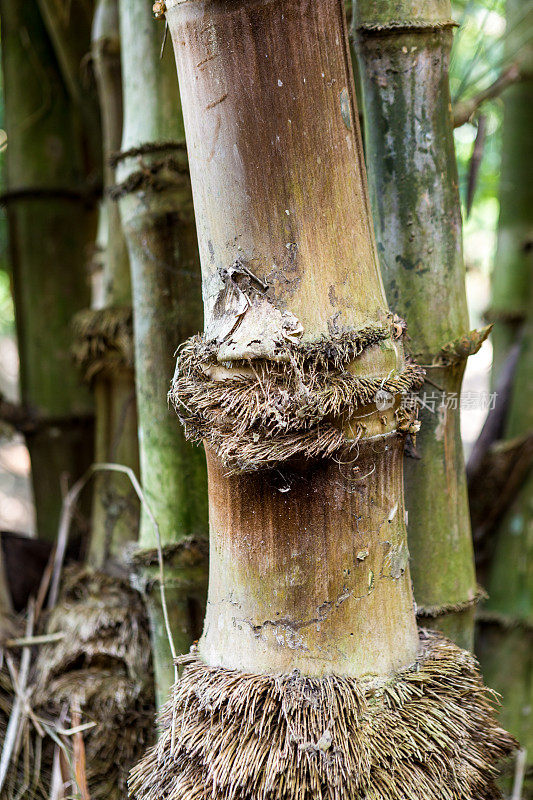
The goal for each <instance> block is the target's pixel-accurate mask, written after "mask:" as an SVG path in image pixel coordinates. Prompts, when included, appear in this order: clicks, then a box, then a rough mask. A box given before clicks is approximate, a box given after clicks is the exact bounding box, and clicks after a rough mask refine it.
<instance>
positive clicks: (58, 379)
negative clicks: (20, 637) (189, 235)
mask: <svg viewBox="0 0 533 800" xmlns="http://www.w3.org/2000/svg"><path fill="white" fill-rule="evenodd" d="M0 14H1V19H2V59H3V79H4V95H5V112H6V130H7V136H8V146H7V149H6V151H5V156H4V157H5V165H6V176H5V177H6V192H5V193H4V195H3V198H2V200H3V203H4V205H5V207H6V209H7V220H8V231H9V253H10V263H11V266H12V270H13V288H14V300H15V312H16V326H17V339H18V348H19V356H20V385H21V398H22V404H23V407H24V409H25V412H26V413H25V415H24V419H23V420H22V422H21V424H20V428H21V430H22V431H23V432H24V435H25V438H26V444H27V446H28V450H29V454H30V460H31V470H32V485H33V496H34V501H35V510H36V528H37V535H38V536H39V537H40V538H43V539H46V540H48V541H55V538H56V536H57V530H58V525H59V516H60V511H61V502H62V493H63V491H64V488H65V487H64V483H63V482H64V480H65V478H66V479H67V480H68V482H69V483H70V482H73V481H75V480H77V479H78V478H79V477H80V475H81V474H83V472H84V471H85V470H86V469H87V467H88V466H89V464H90V463H91V460H92V451H93V447H92V439H93V434H92V430H93V404H92V401H91V397H90V395H89V393H88V392H87V391H86V390H84V388H83V387H82V386H80V380H79V373H78V370H77V369H76V367H75V365H74V364H73V363H72V361H71V357H70V345H71V338H72V332H71V329H70V321H71V317H72V314H73V313H74V312H75V311H76V310H77V309H80V308H83V307H84V306H85V305H86V304H87V303H88V302H89V289H88V284H87V280H86V272H85V259H86V253H87V251H88V248H89V246H90V244H91V242H92V240H93V238H94V233H95V225H96V211H95V203H94V198H93V199H91V195H90V192H89V187H88V183H87V179H88V175H87V172H86V166H87V165H86V164H85V161H84V152H83V147H82V142H81V139H80V136H79V118H78V115H77V112H76V109H75V108H74V106H73V104H72V102H71V99H70V97H69V96H68V93H67V90H66V88H65V85H64V82H63V78H62V76H61V73H60V68H59V64H58V63H57V59H56V56H55V53H54V50H53V47H52V44H51V42H50V39H49V36H48V34H47V32H46V29H45V27H44V25H43V22H42V20H41V17H40V14H39V10H38V7H37V4H36V3H35V2H34V0H27V1H26V0H6V2H2V3H1V5H0ZM76 33H77V34H79V35H80V36H83V31H79V32H76ZM74 35H76V34H74ZM43 92H44V94H43ZM43 97H46V98H47V99H46V102H44V101H43Z"/></svg>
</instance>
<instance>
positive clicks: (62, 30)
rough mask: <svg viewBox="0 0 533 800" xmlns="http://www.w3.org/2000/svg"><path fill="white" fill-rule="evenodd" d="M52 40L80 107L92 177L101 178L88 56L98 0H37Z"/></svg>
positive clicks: (97, 119)
mask: <svg viewBox="0 0 533 800" xmlns="http://www.w3.org/2000/svg"><path fill="white" fill-rule="evenodd" d="M37 2H38V5H39V9H40V11H41V15H42V18H43V21H44V23H45V25H46V29H47V31H48V35H49V37H50V40H51V41H52V43H53V45H54V50H55V53H56V57H57V61H58V64H59V66H60V68H61V72H62V75H63V81H64V83H65V88H66V89H67V91H68V93H69V95H70V98H71V100H72V105H73V108H75V109H76V111H77V116H78V129H79V135H80V136H81V137H82V138H83V142H84V147H85V152H84V155H85V159H86V169H87V172H88V173H89V175H90V179H91V180H92V181H93V182H94V183H97V182H99V181H100V180H101V178H100V176H101V171H102V139H101V127H100V110H99V107H98V97H97V94H96V91H94V82H92V81H90V80H89V69H88V56H89V55H90V49H91V27H92V20H93V15H94V0H78V2H76V3H63V2H60V0H59V1H58V0H37Z"/></svg>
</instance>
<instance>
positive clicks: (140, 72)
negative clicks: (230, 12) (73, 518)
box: [115, 0, 207, 705]
mask: <svg viewBox="0 0 533 800" xmlns="http://www.w3.org/2000/svg"><path fill="white" fill-rule="evenodd" d="M120 11H121V15H120V25H121V37H122V74H123V81H124V112H125V121H124V132H123V139H122V153H121V154H120V155H118V156H117V157H116V159H115V160H116V161H117V162H118V163H117V180H118V182H119V183H118V185H117V187H116V191H115V194H116V196H117V197H119V198H120V199H119V202H120V210H121V214H122V222H123V225H124V232H125V235H126V240H127V243H128V250H129V256H130V263H131V268H132V283H133V305H134V321H135V324H134V340H135V374H136V389H137V406H138V414H139V443H140V461H141V477H142V483H143V489H144V492H145V494H146V497H147V500H148V502H149V505H150V507H151V509H152V511H153V513H154V514H155V517H156V519H157V521H158V526H159V530H160V534H161V543H162V547H163V555H164V561H165V584H166V594H167V605H168V608H169V611H170V615H171V616H170V625H171V628H172V633H173V638H174V640H175V646H176V648H177V652H178V653H184V652H187V650H188V649H189V647H190V645H191V644H192V641H193V640H194V639H197V638H198V637H199V635H200V633H201V629H200V623H201V620H202V617H203V614H204V611H205V594H206V589H207V559H206V552H207V480H206V472H205V458H204V455H203V453H202V452H201V450H200V449H196V448H192V447H191V445H190V444H187V443H186V442H185V438H184V436H183V433H182V431H181V429H180V428H179V426H178V425H177V424H176V419H175V416H174V414H173V413H172V412H171V411H170V410H169V407H168V403H167V400H166V394H167V391H168V386H169V382H170V378H171V376H172V372H173V366H174V365H173V361H174V358H173V355H174V352H175V350H176V347H177V346H178V344H179V343H180V342H181V341H183V339H184V338H186V337H187V336H191V335H192V334H193V333H194V332H195V331H196V330H197V329H198V327H199V326H200V325H201V321H202V302H201V289H200V269H199V260H198V246H197V241H196V228H195V224H194V211H193V207H192V194H191V188H190V180H189V176H188V167H187V154H186V149H185V133H184V129H183V119H182V115H181V109H180V100H179V93H178V80H177V75H176V65H175V62H174V57H173V55H172V48H171V46H170V43H169V45H168V46H167V47H166V48H165V50H164V53H163V57H162V58H161V56H160V52H161V45H162V37H163V35H164V27H163V26H161V25H157V24H156V23H154V19H153V15H152V11H151V7H150V4H147V3H146V2H144V0H134V1H133V2H132V1H131V0H128V1H127V2H123V3H122V4H121V9H120ZM157 544H158V543H157V541H156V539H155V534H154V527H153V525H152V522H151V520H150V519H149V518H148V516H147V514H146V512H145V511H143V513H142V517H141V529H140V536H139V550H138V552H137V554H136V564H137V573H138V576H139V578H140V581H141V585H142V586H143V587H144V588H145V590H146V599H147V607H148V612H149V615H150V620H151V630H152V644H153V658H154V669H155V675H156V687H157V690H156V691H157V698H158V705H161V704H162V703H163V702H164V700H166V698H167V696H168V693H169V690H170V687H171V685H172V683H173V682H174V666H173V662H172V654H171V652H170V648H169V642H168V639H167V636H166V631H165V625H164V621H163V610H162V608H161V602H160V597H159V592H158V591H157V590H156V584H157V582H158V575H157V573H158V566H157V558H156V549H157Z"/></svg>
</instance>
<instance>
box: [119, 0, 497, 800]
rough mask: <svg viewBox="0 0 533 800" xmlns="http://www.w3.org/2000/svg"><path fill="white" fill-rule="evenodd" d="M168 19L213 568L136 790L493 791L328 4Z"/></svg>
mask: <svg viewBox="0 0 533 800" xmlns="http://www.w3.org/2000/svg"><path fill="white" fill-rule="evenodd" d="M166 18H167V22H168V25H169V30H170V34H171V36H172V40H173V43H174V48H175V56H176V62H177V66H178V74H179V80H180V93H181V99H182V104H183V113H184V120H185V130H186V134H187V145H188V153H189V163H190V171H191V181H192V187H193V195H194V204H195V212H196V219H197V228H198V238H199V249H200V257H201V265H202V280H203V296H204V314H205V321H204V334H203V336H196V337H193V338H192V339H189V340H188V342H187V343H186V344H185V345H184V347H183V348H182V349H181V350H180V353H179V355H178V363H177V370H176V375H175V378H174V381H173V386H172V391H171V396H172V400H173V402H174V404H175V406H176V409H177V411H178V414H179V415H180V417H181V418H182V420H183V421H184V423H185V427H186V432H187V434H188V435H189V436H190V438H192V439H199V438H202V437H204V438H205V440H206V451H207V461H208V490H209V523H210V577H209V590H208V603H207V612H206V618H205V623H204V631H203V634H202V637H201V639H200V641H199V643H198V646H197V647H195V648H193V650H192V652H191V654H190V655H189V656H186V657H184V658H183V659H181V661H180V663H183V664H184V665H185V671H184V675H183V677H182V678H181V680H180V681H178V683H177V684H176V686H175V688H174V692H173V695H172V697H171V699H170V701H169V703H168V704H167V705H166V706H165V708H164V710H163V715H162V720H161V736H160V739H159V742H158V744H157V746H156V747H155V748H153V749H151V750H150V751H149V752H148V753H147V755H146V757H145V759H144V760H143V761H142V762H141V763H140V764H139V765H138V766H137V767H136V768H135V769H134V771H133V773H132V778H131V780H130V789H131V793H132V794H133V796H135V797H137V798H139V799H140V800H160V799H161V798H163V797H168V798H172V800H181V799H182V798H183V800H185V798H187V800H207V798H216V800H229V798H231V799H232V800H250V798H254V800H267V798H268V800H289V799H290V800H296V799H297V800H311V798H314V800H326V798H327V799H328V800H348V799H349V800H353V798H355V797H365V798H367V800H370V798H371V799H372V800H377V798H380V800H392V798H395V800H400V798H401V800H405V797H406V796H407V797H409V798H411V799H412V800H422V799H423V798H437V797H448V798H450V800H452V798H453V800H459V798H460V799H461V800H466V799H467V798H469V800H474V798H475V800H479V799H480V798H485V800H489V798H491V797H498V794H497V792H496V790H495V789H494V787H493V776H494V772H493V766H491V763H492V764H493V763H494V760H495V759H496V758H498V756H500V755H502V754H503V753H505V752H507V751H508V749H509V748H511V747H512V741H511V740H510V739H509V737H508V736H507V734H505V733H504V732H503V731H501V730H500V729H499V728H498V727H497V726H496V724H495V721H494V719H493V717H492V712H491V710H490V703H488V702H487V698H486V695H487V692H486V690H484V689H483V687H482V685H481V682H480V678H479V675H478V673H477V672H476V670H475V666H474V662H473V659H472V657H471V656H469V654H467V653H466V652H464V651H461V650H459V649H458V648H457V647H456V646H455V645H453V644H451V643H450V642H448V641H447V640H445V639H444V638H442V637H441V636H440V635H437V634H432V633H425V632H421V633H419V632H418V631H417V628H416V621H415V613H414V603H413V598H412V594H411V586H410V577H409V564H408V560H409V559H408V551H407V544H406V529H405V509H404V504H403V492H402V453H403V445H404V437H405V432H406V431H407V430H410V431H411V432H412V433H415V430H416V423H415V421H414V420H413V419H412V418H411V417H410V415H409V414H408V413H406V412H405V410H404V409H403V408H401V407H400V405H401V391H402V390H403V391H408V390H409V388H410V387H411V386H414V385H416V383H417V381H419V380H420V377H421V374H420V370H419V369H418V368H416V367H415V366H414V365H412V364H410V363H408V362H407V361H406V359H405V357H404V353H403V342H402V338H403V333H404V326H403V324H402V321H401V320H400V319H399V318H397V317H393V316H392V315H390V314H389V312H388V309H387V306H386V303H385V298H384V292H383V287H382V283H381V278H380V273H379V266H378V259H377V254H376V248H375V245H374V239H373V232H372V223H371V216H370V210H369V204H368V199H367V189H366V178H365V173H364V166H363V157H362V145H361V137H360V133H359V129H358V122H357V111H356V107H355V99H354V89H353V77H352V74H351V62H350V57H349V51H348V45H347V37H346V22H345V16H344V10H343V5H342V2H341V1H340V0H323V2H320V3H314V2H313V3H309V2H306V0H270V1H269V2H265V0H248V1H245V0H195V1H193V2H182V1H181V0H174V1H173V2H167V3H166ZM382 384H383V385H386V384H388V385H389V391H387V392H382V393H381V394H380V386H381V385H382ZM371 391H372V394H369V393H370V392H371ZM376 394H377V397H376ZM385 399H386V401H385ZM313 438H314V440H315V446H314V447H313V443H312V440H313ZM417 675H419V676H421V675H423V676H424V677H423V678H422V679H421V680H420V679H419V678H417V677H415V676H417ZM411 681H413V683H411ZM415 683H416V686H417V688H416V689H414V685H415ZM386 687H387V688H386ZM389 689H390V691H391V692H392V694H391V695H390V694H389ZM415 697H416V699H415ZM466 709H469V711H468V712H467V711H466ZM452 731H453V732H452ZM458 731H460V733H458ZM459 742H460V743H461V744H460V746H459ZM474 754H475V755H474Z"/></svg>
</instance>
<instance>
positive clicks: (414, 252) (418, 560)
mask: <svg viewBox="0 0 533 800" xmlns="http://www.w3.org/2000/svg"><path fill="white" fill-rule="evenodd" d="M453 25H454V23H453V22H452V21H451V7H450V3H449V2H446V0H439V2H437V3H435V2H416V3H415V2H412V1H411V0H398V1H397V0H394V2H381V3H378V4H376V3H374V2H371V0H359V2H358V3H357V6H356V9H355V14H354V22H353V30H352V36H353V41H354V44H355V47H356V50H357V55H358V59H359V65H360V73H361V80H362V85H363V98H364V119H365V132H366V155H367V163H368V168H369V184H370V194H371V200H372V207H373V212H374V221H375V226H376V237H377V242H378V251H379V254H380V258H381V267H382V273H383V278H384V282H385V288H386V292H387V296H388V298H389V302H390V304H391V307H392V309H393V310H394V311H395V312H397V313H398V314H400V315H401V316H402V317H405V319H406V321H407V325H408V330H409V349H410V350H411V352H412V353H413V356H414V357H415V358H416V359H417V360H418V361H419V363H422V364H424V365H428V367H427V380H426V383H425V384H424V387H423V390H424V392H425V395H426V404H425V406H424V405H423V406H422V408H421V411H420V420H421V423H422V427H421V431H420V437H419V438H418V439H417V442H416V451H417V457H416V458H414V459H413V458H407V459H406V463H405V487H406V505H407V510H408V514H409V546H410V550H411V555H412V562H411V569H412V575H413V584H414V592H415V599H416V602H417V606H418V611H419V614H420V615H421V617H422V619H423V622H424V624H428V625H430V626H431V627H436V628H438V629H439V630H442V631H443V632H444V633H446V634H447V635H448V636H450V637H451V638H452V639H453V640H455V641H456V642H457V643H459V644H461V646H463V647H467V648H469V649H471V648H472V646H473V619H474V604H475V602H476V599H477V588H476V579H475V572H474V562H473V550H472V541H471V530H470V520H469V513H468V499H467V491H466V481H465V468H464V459H463V451H462V443H461V435H460V392H461V382H462V378H463V372H464V368H465V363H466V357H467V355H468V354H469V353H470V352H473V351H475V348H476V347H478V346H479V344H480V342H479V341H477V342H476V341H475V339H476V337H470V336H469V334H468V331H469V327H468V311H467V306H466V293H465V277H464V276H465V270H464V263H463V254H462V243H461V212H460V205H459V194H458V182H457V168H456V162H455V153H454V144H453V131H452V117H451V101H450V94H449V86H448V61H449V53H450V48H451V43H452V30H453ZM415 120H416V122H415ZM452 342H454V343H456V344H457V343H460V346H459V347H452V348H451V349H452V350H454V351H455V355H454V357H452V358H447V359H446V358H443V357H442V355H443V354H442V348H443V347H444V346H446V345H448V344H449V343H452Z"/></svg>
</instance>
